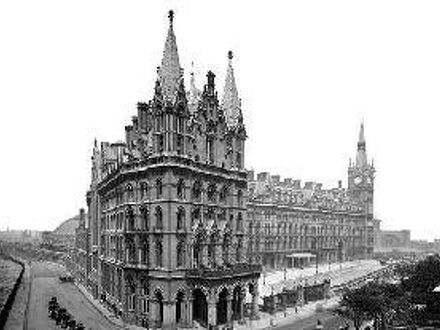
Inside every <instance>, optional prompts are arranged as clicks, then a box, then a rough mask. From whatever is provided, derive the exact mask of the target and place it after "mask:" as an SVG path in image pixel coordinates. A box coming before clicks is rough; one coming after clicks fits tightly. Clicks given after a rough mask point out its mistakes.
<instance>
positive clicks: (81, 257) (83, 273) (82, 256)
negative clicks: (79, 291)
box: [66, 209, 90, 286]
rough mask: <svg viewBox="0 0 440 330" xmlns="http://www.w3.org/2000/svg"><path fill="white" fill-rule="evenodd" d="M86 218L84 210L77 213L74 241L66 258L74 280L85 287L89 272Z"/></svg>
mask: <svg viewBox="0 0 440 330" xmlns="http://www.w3.org/2000/svg"><path fill="white" fill-rule="evenodd" d="M85 219H86V216H85V212H84V209H80V211H79V225H78V227H77V228H76V229H75V240H74V245H73V246H72V248H71V250H70V253H69V254H68V256H67V260H66V264H67V267H68V269H69V271H70V272H71V273H72V275H73V276H74V277H75V280H76V281H78V282H79V283H81V284H82V285H84V286H86V285H87V278H88V275H89V271H90V265H89V257H88V251H89V229H88V228H87V227H86V221H85Z"/></svg>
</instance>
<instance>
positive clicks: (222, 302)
mask: <svg viewBox="0 0 440 330" xmlns="http://www.w3.org/2000/svg"><path fill="white" fill-rule="evenodd" d="M227 322H228V290H226V288H224V289H223V290H222V291H221V292H220V294H219V295H218V302H217V325H220V324H225V323H227Z"/></svg>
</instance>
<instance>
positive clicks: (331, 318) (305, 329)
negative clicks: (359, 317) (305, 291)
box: [275, 311, 347, 330]
mask: <svg viewBox="0 0 440 330" xmlns="http://www.w3.org/2000/svg"><path fill="white" fill-rule="evenodd" d="M318 320H320V321H321V323H322V325H323V327H324V329H331V330H337V329H339V327H342V326H345V325H346V323H347V321H346V320H344V319H343V318H341V317H339V316H337V315H333V314H332V313H331V312H329V311H325V312H320V313H316V314H315V315H312V316H309V317H307V318H304V319H301V320H298V321H295V322H293V323H290V324H286V325H282V326H279V327H276V328H275V329H276V330H292V329H295V330H315V329H316V325H317V322H318Z"/></svg>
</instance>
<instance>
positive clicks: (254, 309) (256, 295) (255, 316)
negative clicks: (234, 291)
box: [251, 282, 260, 320]
mask: <svg viewBox="0 0 440 330" xmlns="http://www.w3.org/2000/svg"><path fill="white" fill-rule="evenodd" d="M259 297H260V295H259V292H258V282H257V283H256V284H255V285H254V290H253V292H252V307H251V308H252V309H251V319H252V320H258V319H259V318H260V315H259V310H258V300H259Z"/></svg>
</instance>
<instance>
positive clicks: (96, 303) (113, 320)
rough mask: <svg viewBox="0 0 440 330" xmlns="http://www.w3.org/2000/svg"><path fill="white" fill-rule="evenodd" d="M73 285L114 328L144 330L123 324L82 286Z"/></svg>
mask: <svg viewBox="0 0 440 330" xmlns="http://www.w3.org/2000/svg"><path fill="white" fill-rule="evenodd" d="M74 285H75V286H76V287H77V288H78V290H79V291H81V293H82V294H83V295H84V297H86V298H87V300H89V301H90V302H91V303H92V305H93V306H94V307H95V308H96V309H97V310H98V312H99V313H100V314H101V315H103V316H104V317H105V318H106V319H108V320H109V321H110V322H111V323H113V325H114V326H116V327H118V328H120V329H129V330H145V328H142V327H138V326H136V325H129V324H126V323H124V322H123V321H122V319H121V318H119V317H116V316H115V315H114V314H113V313H112V312H110V311H109V310H108V309H107V308H105V307H104V306H103V304H102V303H101V302H100V301H99V300H97V299H95V298H93V296H92V295H91V294H90V293H89V292H88V291H87V290H86V289H85V288H84V286H83V285H82V284H80V283H77V282H74Z"/></svg>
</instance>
